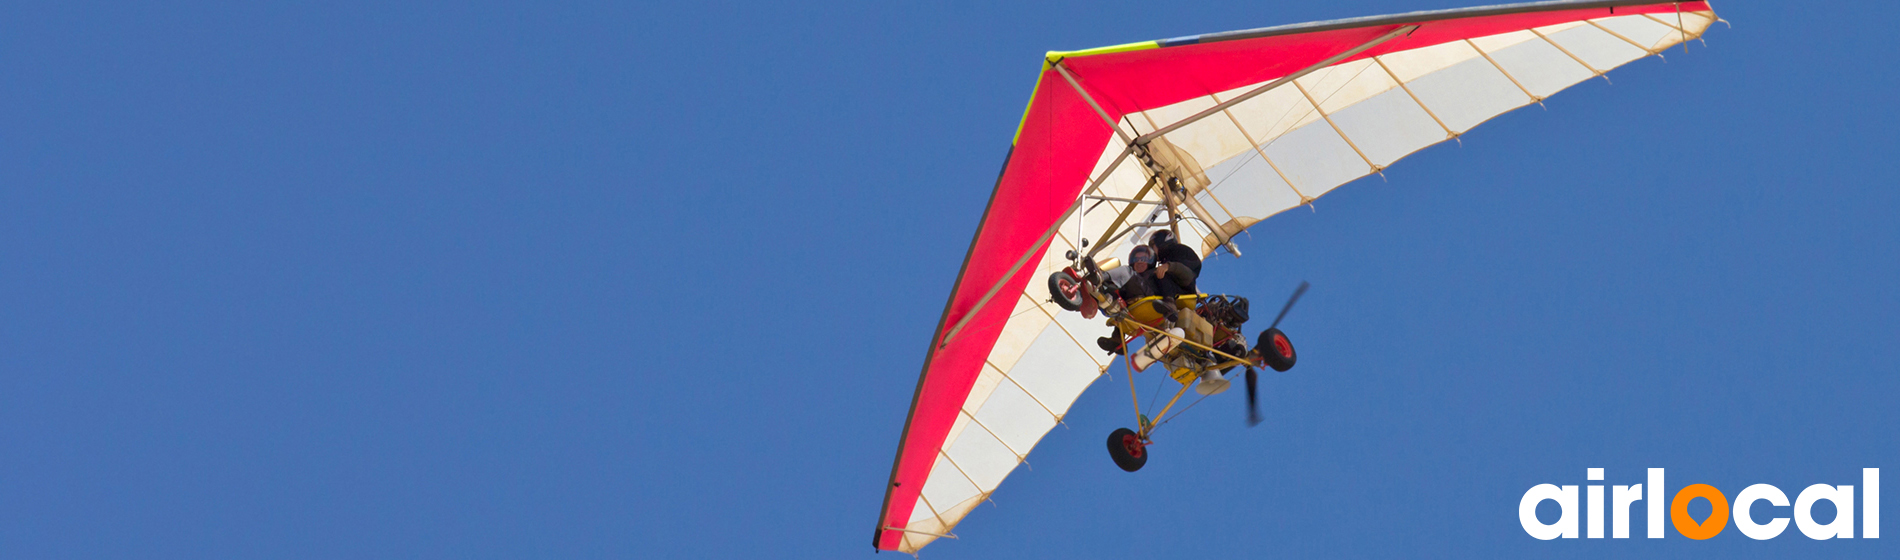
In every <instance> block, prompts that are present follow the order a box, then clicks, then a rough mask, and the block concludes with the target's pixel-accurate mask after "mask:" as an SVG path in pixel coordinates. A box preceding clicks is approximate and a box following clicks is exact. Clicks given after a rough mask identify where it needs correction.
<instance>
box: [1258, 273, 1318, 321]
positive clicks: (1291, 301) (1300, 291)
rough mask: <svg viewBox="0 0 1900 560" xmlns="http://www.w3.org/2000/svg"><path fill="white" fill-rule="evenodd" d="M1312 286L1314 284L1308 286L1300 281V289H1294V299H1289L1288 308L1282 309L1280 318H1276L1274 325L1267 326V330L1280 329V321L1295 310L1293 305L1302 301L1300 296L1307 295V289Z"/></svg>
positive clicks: (1303, 281)
mask: <svg viewBox="0 0 1900 560" xmlns="http://www.w3.org/2000/svg"><path fill="white" fill-rule="evenodd" d="M1310 286H1312V284H1308V283H1306V281H1305V280H1301V281H1300V287H1298V288H1294V290H1293V297H1290V298H1287V299H1286V307H1282V308H1280V316H1279V317H1274V318H1273V324H1271V325H1267V328H1269V329H1271V328H1274V327H1278V326H1280V320H1281V319H1285V318H1286V312H1288V311H1292V310H1293V304H1294V303H1295V302H1298V301H1300V296H1302V295H1305V294H1306V288H1308V287H1310Z"/></svg>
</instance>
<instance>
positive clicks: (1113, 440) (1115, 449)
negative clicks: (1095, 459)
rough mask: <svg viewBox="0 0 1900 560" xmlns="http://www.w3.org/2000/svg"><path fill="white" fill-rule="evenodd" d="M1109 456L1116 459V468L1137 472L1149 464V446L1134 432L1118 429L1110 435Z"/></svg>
mask: <svg viewBox="0 0 1900 560" xmlns="http://www.w3.org/2000/svg"><path fill="white" fill-rule="evenodd" d="M1108 456H1109V457H1110V458H1113V459H1115V466H1117V467H1121V468H1122V470H1124V471H1128V472H1135V471H1138V470H1141V466H1142V465H1146V464H1148V444H1147V443H1144V442H1142V441H1141V436H1140V435H1139V434H1136V433H1135V431H1134V430H1130V429H1128V428H1116V429H1115V431H1113V432H1109V434H1108Z"/></svg>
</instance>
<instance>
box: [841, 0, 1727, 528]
mask: <svg viewBox="0 0 1900 560" xmlns="http://www.w3.org/2000/svg"><path fill="white" fill-rule="evenodd" d="M1715 21H1716V17H1715V14H1714V12H1713V11H1711V9H1710V7H1709V5H1708V3H1707V2H1681V3H1671V2H1654V1H1648V2H1644V1H1628V0H1620V1H1619V0H1611V1H1595V0H1559V1H1547V2H1535V3H1529V4H1515V5H1507V6H1491V7H1482V8H1467V9H1458V10H1443V11H1432V12H1418V13H1411V14H1401V15H1394V16H1380V17H1369V18H1357V19H1348V20H1339V21H1329V22H1319V23H1308V24H1300V25H1290V26H1282V27H1270V28H1265V29H1255V30H1248V31H1234V32H1229V33H1215V34H1211V35H1200V36H1194V37H1183V38H1176V39H1164V40H1160V41H1149V42H1144V43H1133V44H1128V45H1119V46H1114V47H1104V48H1099V49H1091V50H1086V51H1075V52H1052V53H1049V54H1048V55H1047V57H1046V58H1045V60H1044V64H1043V68H1042V72H1041V75H1040V78H1039V79H1038V81H1037V84H1036V89H1035V93H1034V94H1033V95H1032V97H1031V99H1030V104H1029V107H1028V109H1027V110H1026V111H1025V112H1024V115H1023V119H1022V122H1021V124H1020V126H1019V127H1018V129H1017V132H1016V138H1015V140H1014V142H1013V144H1012V148H1011V150H1010V155H1009V157H1008V159H1007V161H1006V162H1005V163H1004V166H1003V171H1002V174H1001V176H1000V177H998V179H997V184H996V188H995V191H994V192H993V193H992V194H991V195H990V202H989V207H988V209H986V210H985V211H984V214H983V221H982V223H981V225H980V226H979V227H978V229H977V233H976V236H975V238H974V239H973V240H972V241H971V245H970V249H969V255H968V256H967V257H966V259H965V261H964V264H963V270H962V272H961V273H959V276H958V278H957V282H956V285H955V287H954V288H953V289H952V292H951V294H950V299H949V302H948V304H947V305H946V306H945V308H944V311H943V316H942V318H941V319H940V322H939V325H938V327H937V330H936V334H935V335H934V336H933V337H932V340H931V343H930V348H929V351H928V353H927V354H926V358H925V360H924V367H923V374H922V377H921V378H920V379H919V380H918V384H917V392H916V396H915V397H914V401H913V402H912V404H911V411H910V418H909V419H908V421H907V422H906V423H905V426H904V432H903V436H902V439H901V440H900V443H899V446H898V454H897V458H896V461H895V462H894V464H893V466H892V471H891V479H890V481H889V483H888V485H887V486H886V491H887V494H886V496H885V499H884V504H883V509H882V511H881V513H880V514H879V516H878V523H877V527H876V536H875V537H874V540H873V541H872V542H873V545H874V546H876V547H877V548H879V549H884V550H900V551H905V552H914V551H916V550H918V549H919V548H921V547H923V546H924V545H925V544H928V543H930V542H931V541H933V540H935V539H937V538H939V537H941V536H948V535H950V534H951V530H952V529H953V528H954V527H955V526H956V524H957V523H958V521H960V520H961V519H963V517H964V516H965V515H967V514H968V513H969V512H970V510H971V508H973V507H975V506H976V505H977V504H979V503H981V502H983V501H984V500H985V499H986V498H988V497H989V495H990V494H991V493H992V492H995V491H996V488H997V486H998V485H1000V484H1001V483H1002V481H1003V478H1004V477H1005V476H1008V475H1009V473H1010V472H1011V471H1012V470H1014V469H1015V468H1016V466H1017V465H1018V464H1020V463H1022V462H1023V460H1024V458H1025V456H1026V455H1028V453H1029V451H1030V449H1031V448H1033V447H1035V445H1036V442H1037V441H1038V440H1040V439H1041V438H1042V436H1043V435H1044V434H1045V433H1046V432H1048V431H1049V430H1050V429H1051V428H1053V427H1054V426H1055V425H1056V424H1057V423H1059V422H1061V421H1062V417H1063V414H1064V413H1066V412H1067V411H1068V409H1069V405H1070V404H1071V403H1073V402H1074V401H1075V399H1076V398H1077V397H1078V396H1080V395H1081V393H1082V391H1083V389H1085V388H1087V387H1088V386H1089V385H1090V384H1091V383H1092V382H1094V381H1095V379H1096V378H1097V377H1099V376H1100V375H1101V374H1102V373H1103V372H1105V371H1106V370H1107V368H1108V365H1109V360H1108V357H1107V356H1105V355H1104V354H1103V353H1102V352H1101V351H1100V350H1099V349H1097V348H1095V344H1094V339H1095V337H1097V336H1100V335H1102V334H1105V333H1106V332H1107V329H1106V327H1104V326H1102V325H1101V324H1100V321H1088V320H1083V319H1082V318H1081V317H1080V316H1079V315H1077V314H1075V313H1063V312H1061V311H1060V310H1059V309H1058V308H1056V307H1055V306H1054V305H1053V304H1052V303H1049V302H1047V299H1048V294H1047V293H1044V290H1045V289H1046V288H1045V287H1044V286H1042V285H1041V284H1042V283H1041V282H1036V281H1035V280H1036V279H1041V278H1046V277H1047V276H1048V275H1049V274H1050V273H1051V272H1052V271H1055V270H1059V269H1061V268H1062V267H1063V266H1065V265H1067V264H1068V262H1067V260H1066V259H1064V258H1063V255H1064V253H1066V252H1067V251H1069V250H1071V249H1072V248H1074V247H1075V244H1076V240H1077V239H1079V238H1087V239H1090V240H1091V241H1093V242H1095V244H1097V245H1100V244H1103V243H1107V244H1109V246H1110V247H1111V248H1113V249H1114V251H1112V253H1122V254H1125V251H1126V249H1127V247H1128V246H1129V244H1130V243H1132V241H1133V240H1134V239H1135V238H1136V235H1140V232H1139V231H1137V232H1135V235H1121V236H1116V237H1115V238H1111V239H1098V237H1099V236H1101V235H1103V234H1104V233H1107V232H1106V231H1105V230H1106V228H1107V227H1108V226H1109V224H1110V222H1112V221H1114V218H1115V216H1117V215H1118V214H1120V213H1121V212H1122V210H1123V209H1124V204H1126V203H1124V202H1117V201H1114V200H1100V199H1088V198H1085V197H1084V196H1083V194H1084V192H1085V191H1089V194H1092V195H1094V196H1097V197H1107V198H1111V199H1113V198H1121V199H1136V198H1140V197H1139V196H1138V194H1137V193H1140V192H1141V191H1142V187H1143V186H1144V185H1145V184H1146V182H1147V180H1148V179H1149V177H1150V175H1151V173H1152V170H1155V169H1165V170H1166V171H1167V173H1168V174H1169V175H1170V176H1174V177H1178V178H1181V179H1183V182H1184V183H1185V184H1186V187H1187V189H1188V192H1189V194H1190V195H1191V196H1190V198H1191V199H1192V201H1193V202H1194V203H1195V204H1194V205H1193V206H1196V208H1194V212H1193V214H1194V215H1195V218H1197V219H1195V220H1189V221H1186V222H1185V223H1186V224H1187V226H1188V227H1185V228H1183V229H1182V237H1183V238H1184V239H1183V241H1185V242H1190V243H1192V242H1193V241H1195V240H1199V241H1200V242H1201V247H1202V250H1203V253H1207V252H1211V251H1213V250H1214V249H1215V248H1216V247H1218V246H1220V245H1221V244H1222V242H1223V241H1225V240H1227V239H1229V238H1231V237H1232V236H1233V235H1234V234H1237V233H1239V232H1240V231H1242V230H1244V229H1245V228H1247V227H1248V226H1250V225H1252V224H1253V223H1255V222H1258V221H1260V220H1263V219H1266V218H1267V217H1268V216H1272V215H1274V214H1276V213H1279V212H1282V211H1285V210H1288V209H1291V208H1295V207H1298V206H1300V205H1302V204H1305V203H1307V202H1310V201H1312V200H1313V199H1314V198H1317V197H1320V196H1322V195H1325V194H1326V193H1327V192H1329V191H1331V190H1332V189H1333V188H1334V187H1337V186H1339V185H1342V184H1345V183H1347V182H1350V181H1352V180H1354V179H1357V178H1360V177H1363V176H1366V175H1368V174H1372V173H1376V172H1378V171H1380V170H1382V169H1384V168H1385V167H1386V166H1389V165H1391V164H1392V163H1393V162H1395V161H1397V160H1398V159H1399V158H1402V157H1404V156H1406V155H1407V154H1410V153H1412V152H1415V151H1418V150H1419V149H1422V148H1424V147H1426V146H1430V145H1432V144H1436V143H1439V142H1443V141H1445V140H1449V139H1452V138H1456V137H1457V136H1458V135H1459V134H1462V133H1463V132H1465V131H1466V130H1470V129H1471V128H1472V127H1474V126H1477V125H1478V124H1479V123H1482V122H1484V121H1486V120H1488V119H1491V118H1492V117H1496V116H1498V115H1500V114H1503V113H1505V112H1509V111H1511V110H1512V109H1516V108H1518V107H1522V106H1525V105H1528V104H1532V103H1539V102H1541V101H1542V100H1543V99H1544V98H1546V97H1549V96H1551V95H1553V94H1555V93H1557V91H1559V90H1562V89H1564V88H1566V87H1569V86H1570V85H1572V84H1576V83H1578V82H1581V81H1584V80H1588V79H1591V78H1593V77H1597V76H1601V75H1602V74H1603V73H1604V72H1607V71H1609V70H1611V69H1613V68H1616V67H1618V66H1621V65H1623V64H1626V63H1629V62H1631V61H1634V60H1637V59H1640V58H1643V57H1646V56H1650V55H1657V54H1660V53H1662V52H1663V51H1664V50H1665V49H1667V48H1669V47H1671V46H1673V45H1677V44H1679V43H1682V42H1684V41H1686V40H1688V39H1693V38H1696V37H1699V36H1701V35H1702V33H1703V31H1705V30H1706V29H1707V28H1708V26H1709V25H1710V24H1711V23H1713V22H1715ZM1111 121H1112V122H1114V123H1115V124H1114V125H1113V126H1112V127H1111V125H1110V124H1109V123H1110V122H1111ZM1131 141H1132V142H1134V143H1135V144H1137V145H1140V146H1142V147H1143V148H1142V149H1140V150H1133V149H1130V148H1129V146H1130V142H1131ZM1131 153H1135V154H1137V155H1136V156H1130V154H1131ZM1144 159H1145V160H1146V161H1141V160H1144ZM1090 189H1093V190H1092V191H1090ZM1085 201H1086V202H1089V204H1086V205H1084V204H1082V202H1085ZM1150 208H1155V206H1152V205H1150V206H1144V207H1142V211H1143V212H1146V211H1148V210H1147V209H1150ZM1184 208H1185V206H1184ZM1078 210H1079V211H1078ZM1136 216H1138V217H1140V216H1141V213H1139V212H1137V213H1136ZM1147 221H1150V222H1152V221H1154V220H1152V219H1149V220H1147ZM1124 229H1126V228H1124ZM1106 256H1108V255H1104V257H1106Z"/></svg>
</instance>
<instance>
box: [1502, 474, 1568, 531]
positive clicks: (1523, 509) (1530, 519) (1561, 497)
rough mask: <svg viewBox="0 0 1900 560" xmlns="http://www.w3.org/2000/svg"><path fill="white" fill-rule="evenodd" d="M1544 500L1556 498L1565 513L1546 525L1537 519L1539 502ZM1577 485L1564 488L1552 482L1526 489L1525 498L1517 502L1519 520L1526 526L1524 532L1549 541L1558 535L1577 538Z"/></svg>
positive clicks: (1558, 505)
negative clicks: (1554, 521)
mask: <svg viewBox="0 0 1900 560" xmlns="http://www.w3.org/2000/svg"><path fill="white" fill-rule="evenodd" d="M1544 500H1555V501H1556V502H1557V507H1558V508H1560V509H1562V510H1563V514H1562V515H1561V516H1560V517H1558V518H1557V522H1556V523H1554V524H1550V525H1545V524H1544V522H1542V521H1538V520H1537V504H1540V503H1543V502H1544ZM1576 510H1577V487H1576V486H1565V487H1563V488H1562V489H1559V488H1557V487H1556V486H1554V485H1550V484H1539V485H1536V486H1532V487H1531V489H1530V490H1526V491H1524V499H1522V500H1518V502H1517V522H1518V523H1519V524H1521V525H1523V526H1524V532H1526V533H1530V535H1531V537H1532V538H1535V539H1537V540H1540V541H1547V540H1551V539H1554V538H1557V537H1558V536H1562V537H1563V538H1566V539H1574V538H1577V515H1576Z"/></svg>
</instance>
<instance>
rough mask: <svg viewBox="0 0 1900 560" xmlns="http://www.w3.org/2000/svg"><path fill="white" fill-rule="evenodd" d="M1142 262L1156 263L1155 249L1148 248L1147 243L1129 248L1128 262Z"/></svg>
mask: <svg viewBox="0 0 1900 560" xmlns="http://www.w3.org/2000/svg"><path fill="white" fill-rule="evenodd" d="M1141 262H1145V263H1148V264H1154V263H1155V250H1154V249H1150V248H1148V246H1147V245H1136V246H1135V248H1133V249H1129V250H1128V264H1131V265H1132V264H1135V263H1141Z"/></svg>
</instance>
